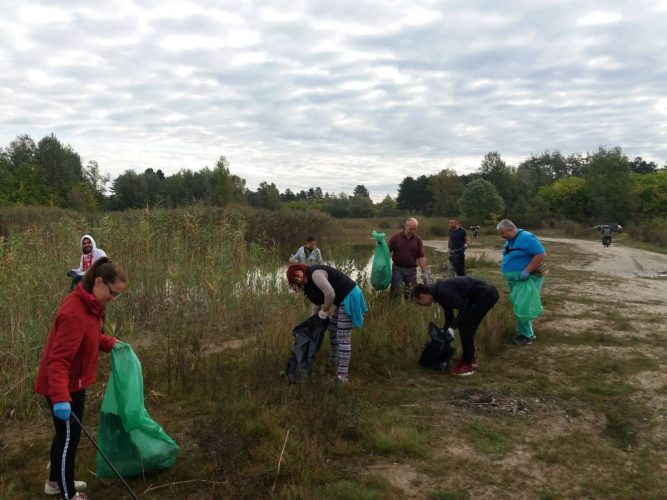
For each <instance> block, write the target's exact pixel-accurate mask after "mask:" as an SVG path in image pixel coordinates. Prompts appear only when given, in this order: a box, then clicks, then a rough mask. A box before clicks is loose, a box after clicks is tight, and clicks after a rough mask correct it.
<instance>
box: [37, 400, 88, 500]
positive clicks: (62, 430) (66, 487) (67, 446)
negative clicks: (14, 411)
mask: <svg viewBox="0 0 667 500" xmlns="http://www.w3.org/2000/svg"><path fill="white" fill-rule="evenodd" d="M70 397H71V398H72V403H71V405H72V413H74V414H75V415H76V416H77V417H79V420H80V421H81V422H83V408H84V406H85V404H86V391H85V390H83V391H77V392H73V393H71V394H70ZM46 401H47V402H48V403H49V408H52V406H53V405H52V404H51V400H50V399H49V398H48V397H47V398H46ZM52 411H53V409H52ZM51 418H52V420H53V427H54V428H55V429H56V435H55V436H54V437H53V441H52V442H51V470H50V472H49V481H55V482H57V483H58V486H60V496H61V498H64V499H65V500H69V499H70V498H72V497H73V496H74V495H76V489H74V464H75V462H76V449H77V447H78V446H79V438H80V437H81V427H80V426H79V424H77V423H76V422H75V421H74V420H73V419H71V418H70V420H68V421H67V422H65V421H64V420H60V419H59V418H56V417H55V416H52V417H51Z"/></svg>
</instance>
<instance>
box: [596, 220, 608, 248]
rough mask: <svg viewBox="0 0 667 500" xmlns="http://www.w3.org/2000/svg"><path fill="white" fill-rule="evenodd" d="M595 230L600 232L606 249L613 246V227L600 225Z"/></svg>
mask: <svg viewBox="0 0 667 500" xmlns="http://www.w3.org/2000/svg"><path fill="white" fill-rule="evenodd" d="M593 229H597V230H598V231H600V236H601V239H602V244H603V245H604V246H606V247H608V246H609V245H611V233H612V232H613V230H612V228H611V226H610V225H609V224H599V225H597V226H595V227H594V228H593Z"/></svg>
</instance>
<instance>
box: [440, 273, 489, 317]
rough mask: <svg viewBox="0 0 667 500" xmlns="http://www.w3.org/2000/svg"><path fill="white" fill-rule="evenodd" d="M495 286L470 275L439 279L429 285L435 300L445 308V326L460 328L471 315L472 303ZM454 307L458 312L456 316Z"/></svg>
mask: <svg viewBox="0 0 667 500" xmlns="http://www.w3.org/2000/svg"><path fill="white" fill-rule="evenodd" d="M493 288H494V286H493V285H490V284H488V283H486V282H484V281H480V280H476V279H475V278H470V277H468V276H457V277H455V278H448V279H444V280H438V281H436V282H435V283H434V284H432V285H431V286H429V287H428V289H429V290H430V292H431V295H433V300H435V301H436V302H437V303H438V304H440V305H441V306H442V308H443V309H444V310H445V328H449V327H452V328H458V327H459V326H460V325H461V324H463V323H465V322H466V320H467V319H468V318H467V317H468V316H470V315H471V313H472V311H471V305H472V304H474V303H475V301H476V299H477V298H478V297H480V296H481V295H484V294H485V293H488V292H489V291H490V290H491V289H493ZM454 309H456V310H458V312H459V313H458V314H457V316H456V317H454Z"/></svg>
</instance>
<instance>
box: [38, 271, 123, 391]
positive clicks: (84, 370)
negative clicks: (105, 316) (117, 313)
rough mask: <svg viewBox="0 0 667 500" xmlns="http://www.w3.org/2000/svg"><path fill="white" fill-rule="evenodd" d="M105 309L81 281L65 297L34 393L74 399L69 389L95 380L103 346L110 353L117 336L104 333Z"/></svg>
mask: <svg viewBox="0 0 667 500" xmlns="http://www.w3.org/2000/svg"><path fill="white" fill-rule="evenodd" d="M103 311H104V308H103V306H101V305H100V304H99V303H98V302H97V300H95V296H94V295H92V294H90V293H88V292H86V291H85V290H84V289H83V287H82V286H81V284H79V285H77V287H76V288H75V289H74V292H72V293H70V294H68V295H67V297H65V300H63V303H62V305H61V306H60V309H59V310H58V313H57V314H56V319H55V321H54V322H53V326H52V327H51V331H50V332H49V337H48V338H47V339H46V346H45V347H44V352H43V354H42V360H41V361H40V363H39V372H38V373H37V379H36V380H35V392H37V394H42V395H44V396H48V397H49V399H51V403H52V404H54V403H60V402H64V401H70V402H71V401H72V398H71V397H70V392H76V391H80V390H82V389H85V388H86V387H89V386H90V385H92V384H93V382H95V372H96V371H97V359H98V357H99V351H100V349H101V350H102V351H104V352H111V349H113V346H114V344H115V343H116V339H114V338H113V337H109V336H107V335H103V334H102V313H103Z"/></svg>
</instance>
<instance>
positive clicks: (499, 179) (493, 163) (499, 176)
mask: <svg viewBox="0 0 667 500" xmlns="http://www.w3.org/2000/svg"><path fill="white" fill-rule="evenodd" d="M479 174H480V176H481V177H482V179H485V180H487V181H489V182H490V183H491V184H493V185H494V186H495V187H496V189H497V190H498V193H499V194H500V196H501V198H502V199H503V200H505V201H510V200H514V199H516V198H517V194H518V191H519V190H518V187H517V181H516V176H515V170H514V168H512V167H510V166H509V165H507V164H506V163H505V161H504V160H503V159H502V158H501V157H500V153H498V152H495V151H494V152H491V153H487V154H486V155H484V159H483V160H482V163H481V165H480V167H479Z"/></svg>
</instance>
